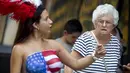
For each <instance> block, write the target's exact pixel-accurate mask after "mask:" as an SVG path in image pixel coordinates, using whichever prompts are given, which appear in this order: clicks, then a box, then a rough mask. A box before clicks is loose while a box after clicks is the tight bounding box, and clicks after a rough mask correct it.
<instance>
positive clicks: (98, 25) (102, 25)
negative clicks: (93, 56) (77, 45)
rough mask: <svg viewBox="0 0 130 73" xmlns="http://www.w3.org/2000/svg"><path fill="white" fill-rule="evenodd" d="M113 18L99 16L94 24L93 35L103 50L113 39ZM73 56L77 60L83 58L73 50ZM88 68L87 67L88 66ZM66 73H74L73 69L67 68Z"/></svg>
mask: <svg viewBox="0 0 130 73" xmlns="http://www.w3.org/2000/svg"><path fill="white" fill-rule="evenodd" d="M113 23H114V21H113V17H112V16H111V15H104V16H101V17H100V16H99V17H98V18H97V20H95V23H94V28H95V29H94V30H92V31H93V33H94V34H95V36H96V38H97V42H98V44H101V46H102V48H103V45H104V44H107V43H108V42H109V40H110V39H111V31H112V30H113V28H114V27H115V26H114V25H113ZM71 55H72V56H73V57H75V58H76V59H81V58H82V57H83V56H82V55H80V53H78V52H77V51H75V50H73V51H72V53H71ZM86 67H87V66H86ZM64 71H65V72H64V73H72V69H71V68H69V67H67V66H65V68H64Z"/></svg>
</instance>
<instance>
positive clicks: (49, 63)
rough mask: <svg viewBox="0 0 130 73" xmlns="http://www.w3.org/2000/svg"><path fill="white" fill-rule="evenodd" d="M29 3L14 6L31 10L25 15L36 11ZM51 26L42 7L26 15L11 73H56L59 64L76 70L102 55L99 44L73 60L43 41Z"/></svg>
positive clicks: (52, 44)
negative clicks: (86, 54)
mask: <svg viewBox="0 0 130 73" xmlns="http://www.w3.org/2000/svg"><path fill="white" fill-rule="evenodd" d="M25 1H26V0H25ZM28 1H29V0H28ZM35 1H38V0H35ZM9 2H10V1H9ZM39 2H40V1H39ZM30 3H37V2H30ZM30 3H29V2H20V3H19V4H18V3H16V4H17V5H18V6H19V5H21V6H22V4H23V5H24V8H26V7H28V8H27V9H30V10H28V12H27V11H26V12H25V13H24V15H26V13H28V14H30V13H32V11H33V10H34V9H35V8H34V7H33V5H31V4H30ZM36 5H38V4H36ZM3 7H4V6H3ZM5 8H6V7H5ZM16 9H17V8H16ZM15 11H16V10H15ZM20 12H24V10H21V11H19V14H20ZM29 12H30V13H29ZM0 13H1V12H0ZM32 14H33V13H32ZM14 15H15V13H14ZM16 17H17V15H16ZM18 17H20V16H18ZM52 23H53V22H52V20H51V19H50V18H49V14H48V12H47V10H46V9H45V8H44V6H43V5H39V6H37V7H36V10H35V11H34V14H33V16H31V15H30V16H26V18H25V19H24V20H23V19H22V18H21V19H20V24H19V28H18V34H17V37H16V40H15V44H14V46H13V49H12V54H11V60H10V64H11V65H10V73H56V72H58V71H59V70H60V68H61V67H62V63H64V64H66V65H67V66H69V67H71V68H72V69H76V70H78V69H82V68H85V67H86V66H89V65H90V64H92V63H93V62H94V61H95V60H94V59H95V57H97V58H100V57H103V56H104V55H105V49H104V48H103V47H102V45H100V44H99V45H98V47H97V49H96V50H95V52H94V53H92V55H89V56H86V57H84V58H81V59H75V58H73V57H72V56H71V55H70V54H69V53H68V52H67V51H66V50H65V49H64V47H62V45H61V44H59V43H58V42H56V41H55V40H51V39H47V38H46V37H47V36H48V35H49V33H50V32H51V31H50V28H51V26H52V25H51V24H52Z"/></svg>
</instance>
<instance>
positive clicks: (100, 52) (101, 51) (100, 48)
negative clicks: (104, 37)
mask: <svg viewBox="0 0 130 73" xmlns="http://www.w3.org/2000/svg"><path fill="white" fill-rule="evenodd" d="M105 54H106V49H105V48H104V46H103V45H102V44H98V45H97V48H96V49H95V53H94V56H95V57H97V58H100V57H104V56H105Z"/></svg>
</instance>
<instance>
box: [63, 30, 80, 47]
mask: <svg viewBox="0 0 130 73" xmlns="http://www.w3.org/2000/svg"><path fill="white" fill-rule="evenodd" d="M80 35H81V32H73V33H72V34H69V33H68V32H67V31H64V34H63V36H62V37H61V39H62V40H63V41H64V42H66V43H68V44H71V45H73V44H74V42H75V41H76V39H77V38H78V37H79V36H80Z"/></svg>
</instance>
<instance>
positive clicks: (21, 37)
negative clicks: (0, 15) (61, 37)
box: [14, 3, 45, 45]
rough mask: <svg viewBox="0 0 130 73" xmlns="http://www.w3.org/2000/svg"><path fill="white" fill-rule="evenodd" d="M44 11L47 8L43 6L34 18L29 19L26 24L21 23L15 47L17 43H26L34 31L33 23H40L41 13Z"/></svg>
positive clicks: (38, 9)
mask: <svg viewBox="0 0 130 73" xmlns="http://www.w3.org/2000/svg"><path fill="white" fill-rule="evenodd" d="M27 4H28V3H27ZM44 9H45V7H44V6H43V5H40V6H38V8H37V9H36V12H35V13H34V16H33V17H32V18H27V19H26V20H25V22H24V23H23V22H20V23H19V27H18V32H17V35H16V38H15V41H14V45H15V44H17V43H21V42H24V41H25V40H26V39H27V38H28V37H29V35H30V34H31V33H32V32H33V30H34V27H33V23H34V22H36V23H39V20H40V18H41V13H42V12H43V11H44Z"/></svg>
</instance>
